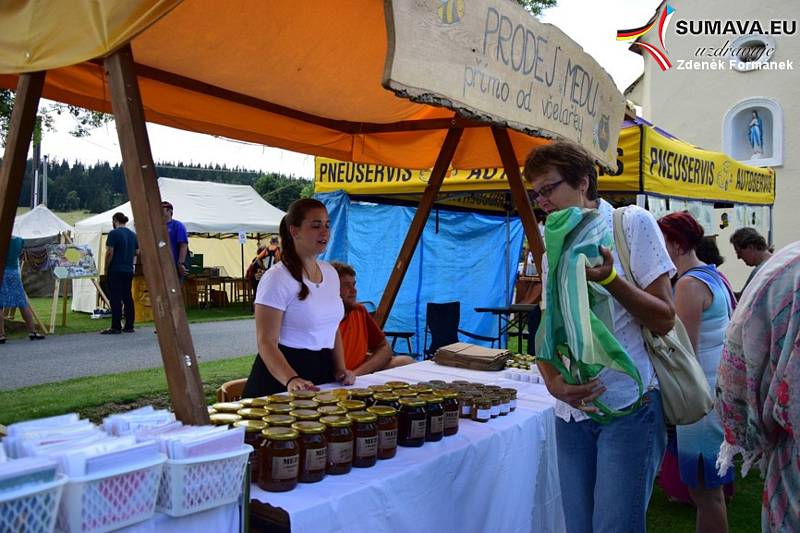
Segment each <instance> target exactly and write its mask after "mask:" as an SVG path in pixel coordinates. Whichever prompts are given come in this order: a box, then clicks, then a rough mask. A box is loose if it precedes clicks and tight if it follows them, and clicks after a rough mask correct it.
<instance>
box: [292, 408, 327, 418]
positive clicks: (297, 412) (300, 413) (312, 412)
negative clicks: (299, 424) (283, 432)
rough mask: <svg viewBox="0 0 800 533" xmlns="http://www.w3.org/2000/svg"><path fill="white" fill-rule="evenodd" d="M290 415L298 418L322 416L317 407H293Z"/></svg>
mask: <svg viewBox="0 0 800 533" xmlns="http://www.w3.org/2000/svg"><path fill="white" fill-rule="evenodd" d="M289 415H291V416H293V417H295V418H296V419H297V420H319V417H320V414H319V412H317V410H316V409H293V410H292V411H291V412H290V413H289Z"/></svg>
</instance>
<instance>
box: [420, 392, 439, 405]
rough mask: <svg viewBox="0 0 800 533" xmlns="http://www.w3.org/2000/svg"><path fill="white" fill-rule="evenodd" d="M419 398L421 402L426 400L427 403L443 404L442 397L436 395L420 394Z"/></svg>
mask: <svg viewBox="0 0 800 533" xmlns="http://www.w3.org/2000/svg"><path fill="white" fill-rule="evenodd" d="M418 398H419V399H420V400H424V401H425V403H438V404H441V403H442V398H441V396H436V395H435V394H420V395H419V396H418Z"/></svg>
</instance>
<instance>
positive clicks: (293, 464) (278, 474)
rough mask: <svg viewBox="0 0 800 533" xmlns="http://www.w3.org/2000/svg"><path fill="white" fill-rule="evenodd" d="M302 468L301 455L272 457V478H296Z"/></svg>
mask: <svg viewBox="0 0 800 533" xmlns="http://www.w3.org/2000/svg"><path fill="white" fill-rule="evenodd" d="M299 468H300V455H299V454H298V455H290V456H288V457H273V458H272V479H294V478H296V477H297V474H298V471H299Z"/></svg>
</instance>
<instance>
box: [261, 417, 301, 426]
mask: <svg viewBox="0 0 800 533" xmlns="http://www.w3.org/2000/svg"><path fill="white" fill-rule="evenodd" d="M264 422H266V423H267V425H268V426H270V427H272V426H291V425H292V424H294V423H295V422H297V419H296V418H295V417H293V416H289V415H267V416H265V417H264Z"/></svg>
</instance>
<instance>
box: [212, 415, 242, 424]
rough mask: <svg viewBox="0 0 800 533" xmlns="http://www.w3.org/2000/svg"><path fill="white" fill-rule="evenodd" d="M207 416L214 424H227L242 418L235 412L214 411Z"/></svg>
mask: <svg viewBox="0 0 800 533" xmlns="http://www.w3.org/2000/svg"><path fill="white" fill-rule="evenodd" d="M209 418H210V419H211V423H212V424H214V425H215V426H227V425H228V424H233V423H234V422H238V421H239V420H241V419H242V417H241V416H239V415H237V414H235V413H214V414H213V415H211V416H210V417H209Z"/></svg>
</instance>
